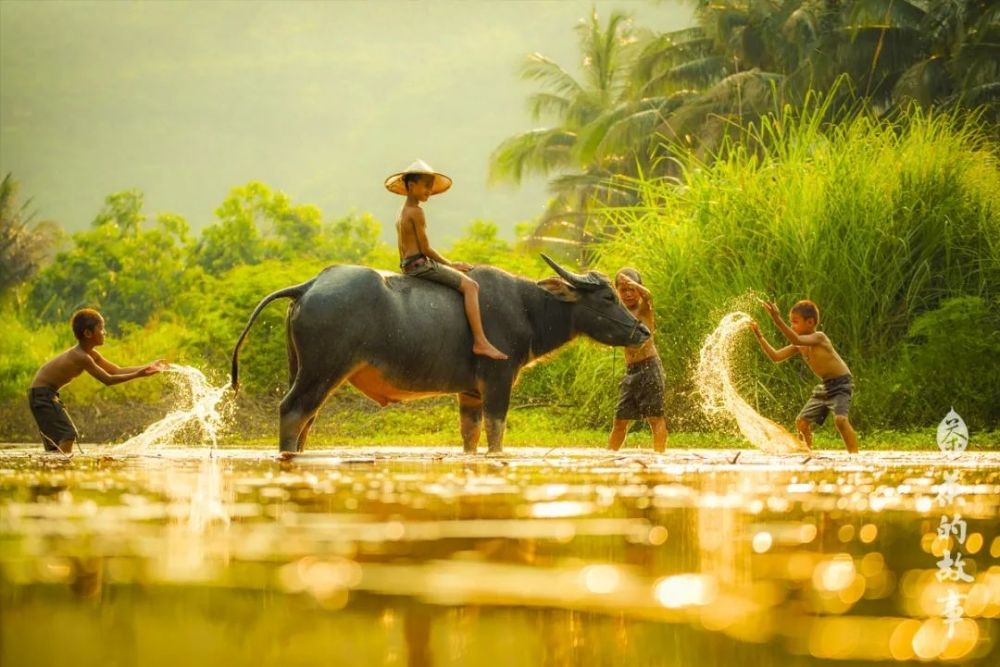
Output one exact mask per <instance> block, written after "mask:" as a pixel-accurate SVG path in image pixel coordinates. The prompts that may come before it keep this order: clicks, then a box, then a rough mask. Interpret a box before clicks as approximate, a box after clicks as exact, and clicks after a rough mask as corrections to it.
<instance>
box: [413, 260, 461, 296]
mask: <svg viewBox="0 0 1000 667" xmlns="http://www.w3.org/2000/svg"><path fill="white" fill-rule="evenodd" d="M402 269H403V273H405V274H406V275H408V276H412V277H414V278H422V279H423V280H429V281H431V282H433V283H440V284H441V285H445V286H446V287H450V288H452V289H456V290H457V289H459V288H460V287H461V286H462V278H463V277H464V276H463V274H462V272H461V271H457V270H455V269H453V268H451V267H450V266H444V265H442V264H438V263H437V262H435V261H434V260H433V259H431V258H430V257H417V258H415V259H410V258H408V259H407V260H406V262H404V266H403V267H402Z"/></svg>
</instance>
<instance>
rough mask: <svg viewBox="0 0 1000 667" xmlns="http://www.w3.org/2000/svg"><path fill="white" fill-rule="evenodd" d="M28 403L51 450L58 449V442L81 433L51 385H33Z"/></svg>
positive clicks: (43, 442) (44, 443)
mask: <svg viewBox="0 0 1000 667" xmlns="http://www.w3.org/2000/svg"><path fill="white" fill-rule="evenodd" d="M28 405H29V406H30V407H31V414H32V416H34V418H35V423H37V424H38V430H39V431H41V434H42V444H43V445H45V450H46V451H49V452H54V451H57V450H58V449H59V448H58V447H57V446H56V444H57V443H60V442H63V441H65V440H76V439H77V438H79V437H80V434H79V433H77V431H76V426H74V425H73V420H72V419H70V418H69V413H68V412H66V408H65V406H63V404H62V400H60V399H59V392H58V391H56V390H55V389H52V388H50V387H32V388H31V389H29V390H28Z"/></svg>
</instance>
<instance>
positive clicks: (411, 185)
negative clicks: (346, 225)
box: [385, 160, 507, 360]
mask: <svg viewBox="0 0 1000 667" xmlns="http://www.w3.org/2000/svg"><path fill="white" fill-rule="evenodd" d="M385 187H386V189H388V190H389V192H393V193H395V194H398V195H405V196H406V202H404V203H403V208H402V209H400V211H399V219H398V220H397V221H396V239H397V245H398V247H399V268H400V269H402V271H403V273H405V274H406V275H408V276H413V277H415V278H422V279H424V280H430V281H432V282H436V283H440V284H442V285H446V286H448V287H450V288H452V289H455V290H458V291H459V292H461V293H462V296H463V297H464V299H465V317H466V319H468V320H469V328H471V329H472V340H473V343H472V352H473V354H478V355H481V356H484V357H488V358H490V359H499V360H502V359H506V358H507V355H506V354H504V353H503V352H501V351H500V350H498V349H497V348H495V347H494V346H493V344H492V343H490V341H489V340H488V339H487V338H486V334H485V332H484V331H483V321H482V317H481V316H480V312H479V283H477V282H476V281H475V280H473V279H472V278H470V277H468V276H467V275H465V272H466V271H471V270H472V266H471V265H469V264H466V263H465V262H449V261H448V260H447V259H445V258H444V257H442V256H441V254H440V253H439V252H437V251H436V250H434V248H432V247H431V244H430V241H428V240H427V221H426V219H425V218H424V211H423V209H421V208H420V203H421V202H425V201H427V199H428V198H430V196H431V195H436V194H440V193H442V192H444V191H445V190H447V189H448V188H450V187H451V179H450V178H448V177H447V176H445V175H444V174H439V173H437V172H435V171H434V170H433V169H432V168H431V167H430V165H428V164H427V163H426V162H423V161H422V160H417V161H416V162H414V163H413V164H411V165H410V166H409V167H407V168H406V170H405V171H401V172H399V173H398V174H393V175H392V176H390V177H389V178H387V179H386V180H385Z"/></svg>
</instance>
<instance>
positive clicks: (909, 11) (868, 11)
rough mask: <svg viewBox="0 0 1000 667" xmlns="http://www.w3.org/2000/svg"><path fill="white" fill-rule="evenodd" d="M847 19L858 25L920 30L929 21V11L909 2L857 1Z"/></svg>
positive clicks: (906, 0)
mask: <svg viewBox="0 0 1000 667" xmlns="http://www.w3.org/2000/svg"><path fill="white" fill-rule="evenodd" d="M847 17H848V20H849V21H850V22H851V23H853V24H857V25H864V24H871V23H884V24H890V25H895V26H901V27H906V28H918V27H920V25H921V24H922V23H923V22H924V21H925V20H926V19H927V11H926V10H925V9H924V8H923V7H921V6H919V5H918V4H917V3H915V2H909V1H908V0H855V2H853V3H852V4H851V7H850V9H849V11H848V14H847Z"/></svg>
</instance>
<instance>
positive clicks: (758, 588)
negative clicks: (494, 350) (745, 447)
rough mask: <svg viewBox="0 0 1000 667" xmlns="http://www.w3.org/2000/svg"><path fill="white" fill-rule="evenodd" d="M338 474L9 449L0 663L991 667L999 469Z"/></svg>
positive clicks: (717, 459)
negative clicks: (950, 526)
mask: <svg viewBox="0 0 1000 667" xmlns="http://www.w3.org/2000/svg"><path fill="white" fill-rule="evenodd" d="M350 454H351V455H350V458H345V457H344V456H343V452H336V453H334V454H330V455H314V456H310V457H304V458H301V459H298V460H296V461H294V462H291V463H279V462H276V461H274V460H273V459H272V458H271V457H269V456H265V455H262V454H261V453H260V452H253V451H224V452H220V453H218V455H217V456H216V457H214V458H208V457H206V455H205V452H203V451H198V450H162V451H158V452H156V453H154V454H153V455H151V456H121V457H108V456H103V457H102V456H84V457H77V458H75V459H73V460H71V461H66V460H63V459H53V458H51V457H43V456H41V455H36V454H34V453H30V452H27V451H24V450H18V449H13V450H10V449H9V450H5V451H3V452H2V453H0V568H2V569H0V575H2V576H0V602H2V610H3V613H2V615H0V632H2V636H0V639H2V642H0V658H2V659H0V664H57V663H64V662H67V661H70V660H72V662H73V664H109V659H110V663H115V662H119V663H121V664H161V663H162V664H177V662H178V661H180V662H188V663H191V664H198V663H206V664H208V663H212V664H223V663H225V664H230V663H240V664H250V663H254V664H310V659H309V656H310V655H313V656H314V655H315V652H316V651H323V652H326V653H325V654H326V655H336V656H338V657H337V660H335V661H334V662H333V664H385V665H395V664H400V665H403V664H424V665H431V664H434V665H451V664H456V665H458V664H461V665H475V664H490V665H494V664H519V665H520V664H551V665H562V664H587V665H590V664H623V663H626V662H627V663H628V664H678V665H679V664H689V663H690V664H716V663H717V662H727V663H728V662H740V663H749V664H760V665H770V664H786V663H787V662H788V660H790V659H794V660H797V661H799V662H800V663H802V664H812V663H815V664H823V663H825V661H854V662H864V663H874V662H893V661H897V662H898V661H911V660H916V661H925V662H926V661H955V662H963V663H968V664H975V663H980V664H991V665H992V664H997V661H998V660H1000V649H997V636H996V635H997V630H998V627H1000V625H998V621H997V618H998V616H1000V530H998V528H1000V519H998V517H1000V456H996V455H990V454H971V453H969V454H968V455H967V456H965V457H963V458H962V459H960V460H959V461H944V460H942V459H940V457H934V456H932V455H930V454H927V455H921V454H893V453H883V454H875V453H872V454H867V455H863V456H862V457H856V458H848V457H846V456H837V455H824V456H823V457H806V456H802V457H786V458H771V457H767V456H764V455H760V454H752V453H751V454H748V453H744V454H742V455H741V456H740V457H739V459H738V461H736V460H735V457H734V453H733V452H724V451H704V452H675V453H671V454H669V455H667V456H662V457H660V456H635V455H631V456H622V455H605V454H603V453H595V452H594V451H593V450H561V451H559V452H556V453H552V452H545V451H543V450H537V451H536V450H515V452H514V454H513V455H509V456H507V457H504V458H497V459H486V458H482V457H464V456H459V455H455V454H454V453H453V452H450V451H448V450H445V449H423V448H420V449H418V448H407V449H400V450H398V451H392V452H388V453H387V452H384V451H375V450H357V451H354V450H352V451H351V452H350ZM945 470H948V471H951V472H955V473H957V475H958V484H959V489H960V493H959V494H958V497H956V499H955V501H954V506H953V507H952V506H942V505H940V504H939V503H938V502H936V501H935V495H936V487H937V485H938V484H939V481H940V479H941V478H942V472H943V471H945ZM956 511H960V512H961V515H962V517H963V518H964V519H965V520H966V521H967V523H968V538H967V539H966V541H965V543H964V544H963V545H961V548H962V549H963V552H964V554H965V557H964V561H963V562H964V563H965V572H967V573H968V574H969V575H970V576H972V581H971V582H967V583H966V582H953V581H947V582H941V581H939V580H938V578H937V577H936V576H935V575H936V573H937V566H936V561H937V560H938V559H939V558H940V557H941V554H942V553H944V550H945V549H954V548H956V546H958V545H956V544H955V543H954V538H952V537H949V538H940V537H938V534H937V527H938V521H939V519H940V516H941V514H942V513H953V512H956ZM949 591H955V592H957V593H959V594H960V595H962V596H963V600H964V604H963V615H962V618H960V619H958V620H957V621H956V622H955V623H953V624H948V623H946V622H945V619H944V618H943V617H942V613H943V603H942V600H943V599H944V598H945V596H946V594H947V593H948V592H949ZM56 618H58V619H61V620H60V621H59V625H60V629H61V628H63V627H71V628H76V629H78V630H79V635H80V636H79V642H78V643H76V644H74V643H73V642H51V641H49V640H48V637H50V634H51V632H52V628H51V624H52V619H56ZM70 632H73V631H70ZM171 637H174V638H175V639H176V638H184V641H183V642H182V641H176V640H175V641H171V639H170V638H171ZM185 647H186V648H185ZM665 656H666V657H665ZM168 659H169V660H168ZM25 660H28V661H29V662H25ZM170 660H172V661H173V662H170ZM241 660H242V661H244V662H242V663H241ZM246 661H249V662H246Z"/></svg>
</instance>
